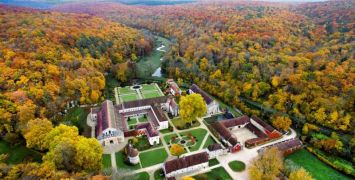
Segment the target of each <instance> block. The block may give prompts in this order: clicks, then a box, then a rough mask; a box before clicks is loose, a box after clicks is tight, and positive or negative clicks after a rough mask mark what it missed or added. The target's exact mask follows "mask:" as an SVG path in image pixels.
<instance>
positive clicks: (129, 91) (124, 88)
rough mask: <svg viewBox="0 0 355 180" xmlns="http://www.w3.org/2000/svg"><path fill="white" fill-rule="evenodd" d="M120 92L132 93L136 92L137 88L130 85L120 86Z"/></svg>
mask: <svg viewBox="0 0 355 180" xmlns="http://www.w3.org/2000/svg"><path fill="white" fill-rule="evenodd" d="M118 93H119V94H120V95H121V94H132V93H136V91H135V90H132V89H131V87H130V86H126V87H119V88H118Z"/></svg>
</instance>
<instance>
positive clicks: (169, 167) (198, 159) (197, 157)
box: [164, 152, 208, 174]
mask: <svg viewBox="0 0 355 180" xmlns="http://www.w3.org/2000/svg"><path fill="white" fill-rule="evenodd" d="M205 162H208V153H207V152H202V153H197V154H193V155H190V156H185V157H182V158H177V159H174V160H171V161H166V162H165V163H164V169H165V173H166V174H169V173H170V172H173V171H176V170H179V169H184V168H187V167H190V166H194V165H198V164H202V163H205Z"/></svg>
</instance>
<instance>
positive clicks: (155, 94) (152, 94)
mask: <svg viewBox="0 0 355 180" xmlns="http://www.w3.org/2000/svg"><path fill="white" fill-rule="evenodd" d="M142 95H143V98H144V99H148V98H155V97H160V96H161V95H160V93H159V92H158V91H150V92H143V93H142Z"/></svg>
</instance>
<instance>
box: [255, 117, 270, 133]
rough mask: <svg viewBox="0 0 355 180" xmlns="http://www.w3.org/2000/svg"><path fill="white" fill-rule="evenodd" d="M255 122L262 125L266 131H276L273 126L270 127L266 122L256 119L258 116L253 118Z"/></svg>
mask: <svg viewBox="0 0 355 180" xmlns="http://www.w3.org/2000/svg"><path fill="white" fill-rule="evenodd" d="M251 118H252V119H253V120H254V121H255V122H257V123H258V124H260V125H261V126H262V127H264V128H265V129H266V130H268V131H270V132H272V131H274V130H275V128H273V127H272V126H270V125H269V124H267V123H266V122H265V121H263V120H261V119H260V118H258V117H256V116H252V117H251Z"/></svg>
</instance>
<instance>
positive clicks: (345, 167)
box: [307, 147, 355, 177]
mask: <svg viewBox="0 0 355 180" xmlns="http://www.w3.org/2000/svg"><path fill="white" fill-rule="evenodd" d="M307 150H308V151H309V152H311V153H312V154H314V155H315V156H317V158H318V159H320V160H321V161H323V162H324V163H325V164H327V165H329V166H331V167H333V168H334V169H336V170H338V171H341V172H344V173H345V174H348V175H351V176H353V177H355V169H354V168H353V167H352V165H351V163H347V162H346V161H345V160H340V159H339V160H338V159H337V158H332V156H329V155H325V154H324V153H323V152H321V151H320V150H318V149H314V148H312V147H307ZM331 159H333V161H332V160H331Z"/></svg>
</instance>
